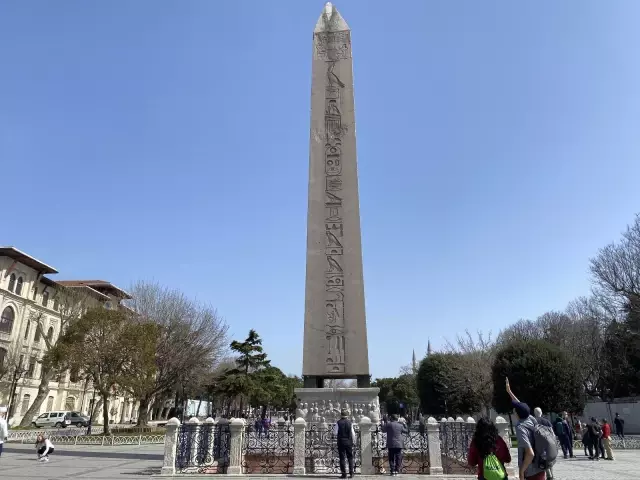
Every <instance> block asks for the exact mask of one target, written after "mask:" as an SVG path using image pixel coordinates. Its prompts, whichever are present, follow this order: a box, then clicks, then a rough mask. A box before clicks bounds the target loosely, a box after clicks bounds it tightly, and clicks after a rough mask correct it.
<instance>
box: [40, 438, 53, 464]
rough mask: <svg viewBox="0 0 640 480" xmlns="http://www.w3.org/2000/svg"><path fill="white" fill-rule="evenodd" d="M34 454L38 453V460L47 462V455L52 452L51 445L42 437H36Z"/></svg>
mask: <svg viewBox="0 0 640 480" xmlns="http://www.w3.org/2000/svg"><path fill="white" fill-rule="evenodd" d="M36 452H37V453H38V460H40V461H41V462H48V461H49V455H51V454H52V453H53V452H54V448H53V443H51V442H50V441H49V439H48V438H46V437H45V436H44V435H38V437H37V438H36Z"/></svg>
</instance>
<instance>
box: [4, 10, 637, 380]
mask: <svg viewBox="0 0 640 480" xmlns="http://www.w3.org/2000/svg"><path fill="white" fill-rule="evenodd" d="M391 5H393V6H391ZM336 6H337V7H338V9H339V10H340V11H341V13H342V15H343V16H344V17H345V19H346V20H347V22H348V23H349V25H350V27H351V28H352V30H353V33H352V35H353V49H354V72H355V91H356V109H357V112H356V114H357V129H358V132H357V133H358V162H359V172H360V194H361V199H360V202H361V216H362V235H363V256H364V274H365V291H366V303H367V305H366V307H367V320H368V327H369V346H370V363H371V370H372V374H373V376H374V377H379V376H388V375H393V374H396V373H397V371H398V368H399V367H400V366H401V365H403V364H407V363H408V362H409V361H410V359H411V350H412V349H415V350H416V352H417V354H418V355H420V356H421V355H422V354H423V353H424V351H425V349H426V345H427V339H428V338H431V341H432V343H433V346H434V347H435V348H437V347H439V346H441V345H442V344H443V343H444V339H445V338H453V337H455V335H456V334H457V333H460V332H463V331H464V330H465V329H467V328H468V329H471V330H472V331H473V330H476V329H481V330H483V331H493V332H498V331H499V330H500V329H501V328H502V327H504V326H506V325H508V324H509V323H511V322H514V321H516V320H518V319H519V318H522V317H524V318H533V317H536V316H538V315H540V314H542V313H543V312H545V311H546V310H550V309H561V308H564V306H565V305H566V304H567V302H568V301H570V300H572V299H573V298H575V297H576V296H579V295H583V294H587V293H588V292H589V288H590V285H589V278H588V259H589V257H590V256H592V255H594V254H595V253H596V252H597V249H598V248H599V247H601V246H603V245H605V244H606V243H608V242H610V241H612V240H615V239H617V238H618V237H619V233H620V232H621V231H622V230H623V229H624V227H625V225H626V224H627V223H629V222H631V221H632V219H633V215H634V213H636V212H637V211H640V208H638V200H639V197H640V193H639V191H638V188H637V184H638V182H637V179H638V178H639V175H640V161H638V155H639V153H640V151H639V150H640V147H639V146H638V138H640V137H639V135H638V124H639V120H640V118H639V117H640V87H639V85H640V62H638V61H637V46H638V45H640V30H639V29H638V28H637V19H638V18H640V3H639V2H633V1H622V0H620V1H609V2H602V1H589V0H566V1H563V2H558V1H556V0H545V1H536V2H533V1H530V2H526V3H525V2H513V1H507V0H504V1H488V2H472V1H465V2H463V1H444V0H439V1H433V0H430V1H427V0H413V1H409V0H405V1H399V2H393V3H391V2H388V1H384V2H383V1H374V0H343V1H341V2H339V3H338V2H337V3H336ZM322 7H323V2H322V1H317V2H316V1H310V0H305V1H300V0H280V1H278V2H265V1H257V0H256V1H246V0H245V1H242V0H234V1H226V2H224V1H214V0H209V1H206V0H201V1H195V0H194V1H161V0H155V1H147V0H137V1H135V2H124V1H120V2H112V1H93V2H86V1H81V0H75V1H70V0H69V1H58V2H44V1H32V2H25V1H22V0H7V1H4V2H2V3H0V62H2V66H3V68H2V74H1V75H0V166H1V168H0V179H1V181H2V186H3V195H2V198H3V208H2V210H1V213H2V223H1V225H2V227H1V229H0V244H6V245H15V246H17V247H18V248H20V249H22V250H24V251H26V252H28V253H30V254H32V255H34V256H36V257H38V258H40V259H41V260H43V261H45V262H47V263H49V264H51V265H53V266H55V267H57V268H58V269H59V270H60V272H61V273H60V274H59V275H58V278H59V279H68V278H100V279H105V280H109V281H112V282H114V283H116V284H118V285H120V286H123V287H126V286H128V285H130V284H131V283H132V282H134V281H136V280H138V279H148V280H156V281H159V282H161V283H163V284H166V285H168V286H171V287H176V288H180V289H182V290H183V291H185V292H187V293H188V294H189V295H192V296H194V297H197V298H198V299H200V300H202V301H206V302H210V303H211V304H213V305H215V306H216V307H217V308H218V311H219V312H220V314H222V315H223V316H224V317H225V318H226V320H227V321H228V322H229V324H230V325H231V333H232V334H233V336H234V337H237V338H240V337H244V336H245V335H246V333H247V331H248V330H249V328H252V327H253V328H256V329H257V330H258V332H259V333H260V334H261V335H262V336H263V338H264V343H265V347H266V349H267V352H268V353H269V355H270V357H271V358H272V360H273V363H274V364H276V365H277V366H279V367H281V368H282V369H283V370H285V371H287V372H290V373H299V372H300V368H301V358H302V326H303V316H304V276H305V242H306V206H307V199H306V196H307V173H308V139H309V133H308V127H309V94H310V69H311V39H312V31H313V27H314V25H315V23H316V20H317V18H318V16H319V14H320V12H321V11H322Z"/></svg>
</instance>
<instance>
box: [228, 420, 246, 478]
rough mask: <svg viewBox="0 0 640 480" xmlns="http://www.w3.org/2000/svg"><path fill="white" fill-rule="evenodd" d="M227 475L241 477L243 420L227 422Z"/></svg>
mask: <svg viewBox="0 0 640 480" xmlns="http://www.w3.org/2000/svg"><path fill="white" fill-rule="evenodd" d="M229 434H230V440H229V443H230V445H229V468H228V469H227V473H228V474H229V475H242V474H243V473H244V472H243V471H242V440H243V436H244V420H243V419H242V418H232V419H231V422H229Z"/></svg>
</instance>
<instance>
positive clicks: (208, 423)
mask: <svg viewBox="0 0 640 480" xmlns="http://www.w3.org/2000/svg"><path fill="white" fill-rule="evenodd" d="M202 428H206V429H208V430H210V432H209V437H208V438H209V443H208V444H207V458H211V462H213V461H215V458H214V457H213V448H214V446H215V444H216V421H215V420H214V419H213V418H211V417H208V418H206V419H205V421H204V424H203V426H202Z"/></svg>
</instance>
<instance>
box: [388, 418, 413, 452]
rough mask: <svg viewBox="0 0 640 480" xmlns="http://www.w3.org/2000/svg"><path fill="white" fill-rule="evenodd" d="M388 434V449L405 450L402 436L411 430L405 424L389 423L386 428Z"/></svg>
mask: <svg viewBox="0 0 640 480" xmlns="http://www.w3.org/2000/svg"><path fill="white" fill-rule="evenodd" d="M384 431H385V432H387V448H404V437H403V436H402V434H404V433H408V432H409V429H408V428H407V426H406V425H405V424H404V423H400V422H397V421H395V422H393V421H392V422H389V423H387V424H386V425H385V426H384Z"/></svg>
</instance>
